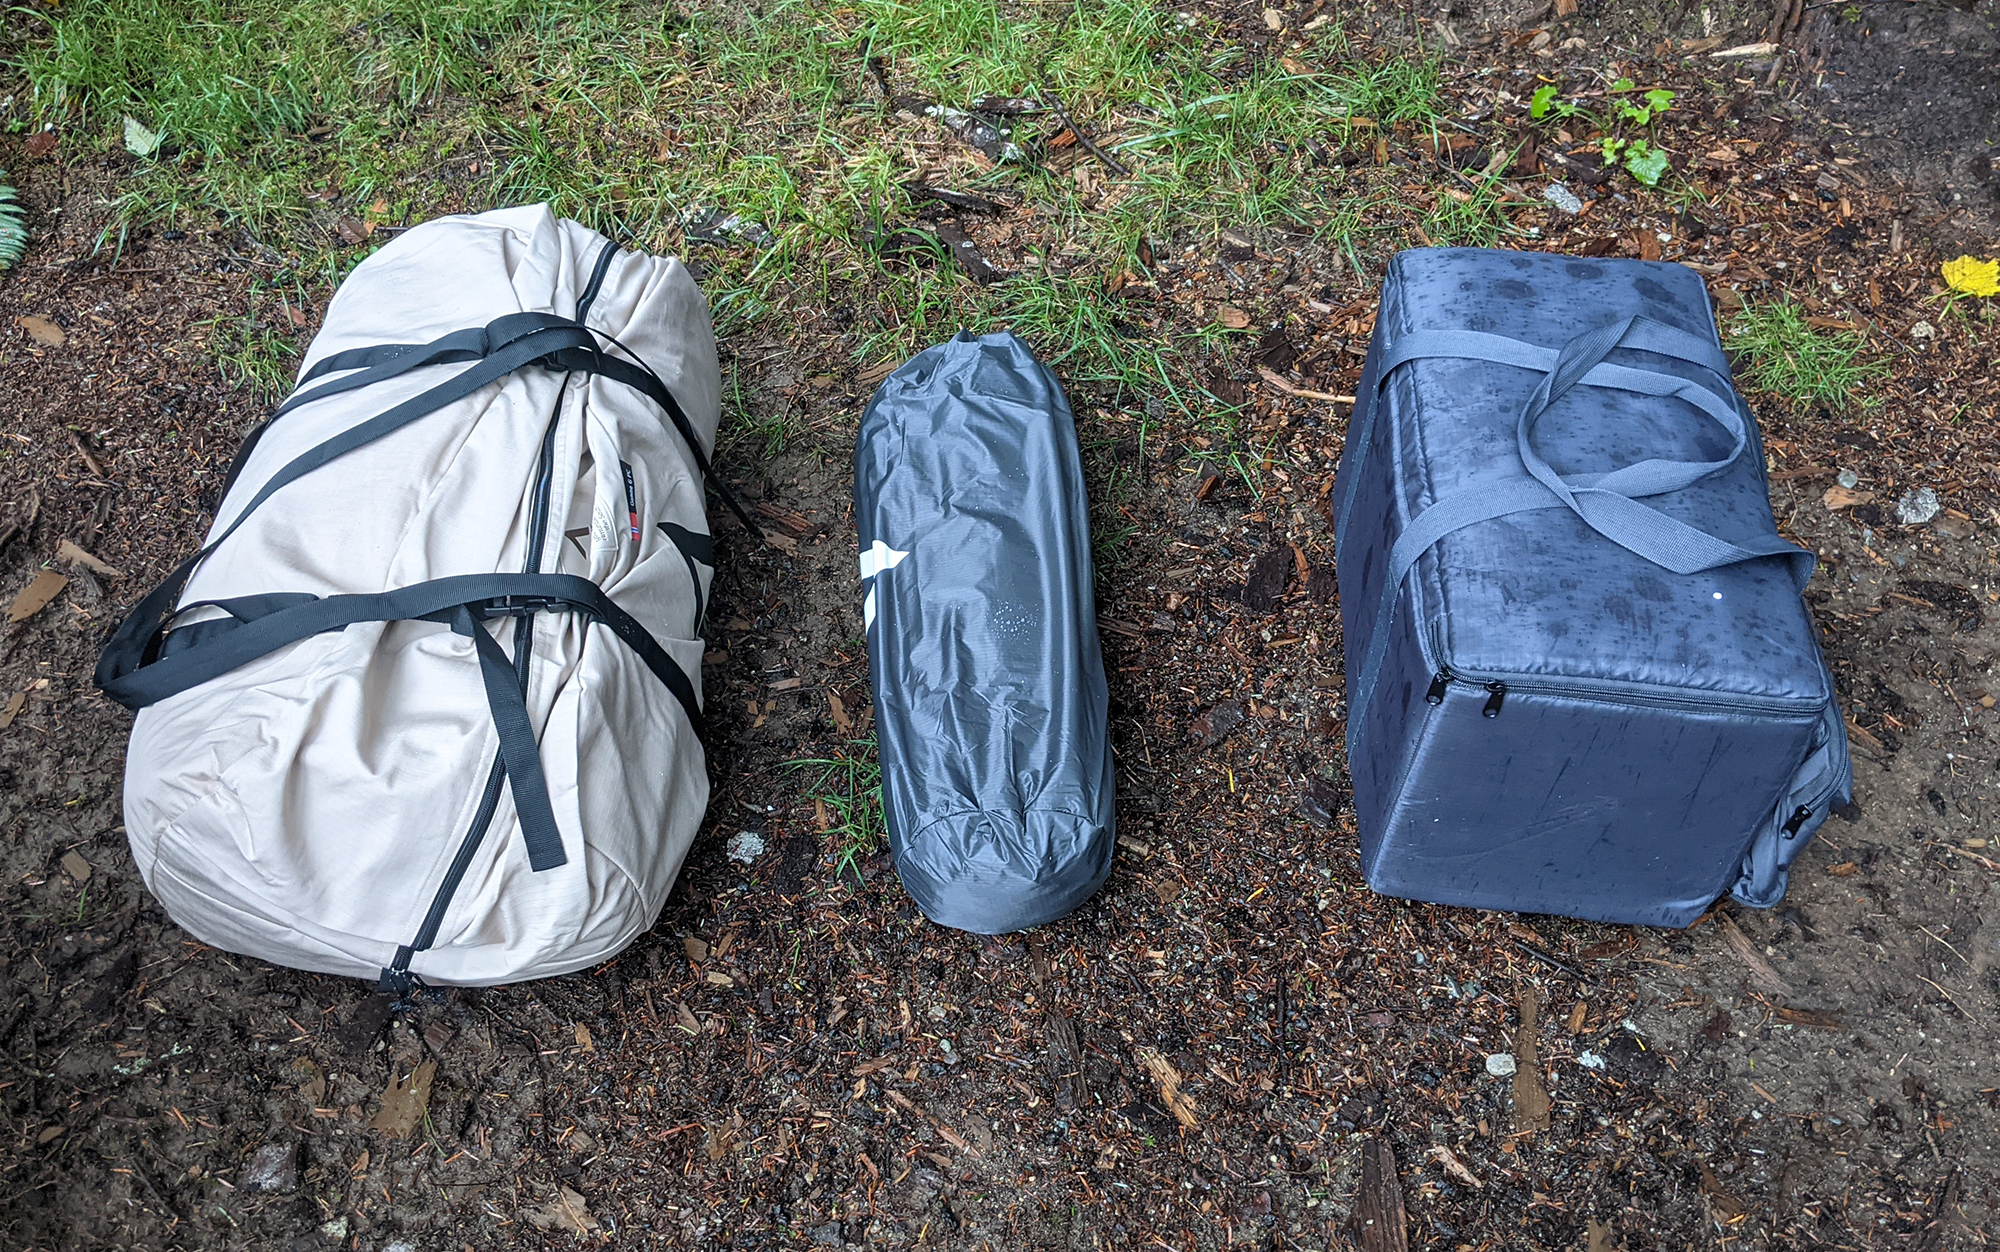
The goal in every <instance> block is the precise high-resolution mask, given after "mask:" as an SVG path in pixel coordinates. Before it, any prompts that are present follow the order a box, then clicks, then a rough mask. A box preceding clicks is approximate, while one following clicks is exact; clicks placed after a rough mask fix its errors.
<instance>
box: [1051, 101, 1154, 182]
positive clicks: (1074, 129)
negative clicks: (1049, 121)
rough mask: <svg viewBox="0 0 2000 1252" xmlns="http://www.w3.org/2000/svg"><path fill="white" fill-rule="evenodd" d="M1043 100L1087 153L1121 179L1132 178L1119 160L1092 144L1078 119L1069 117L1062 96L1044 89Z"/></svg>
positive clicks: (1129, 171) (1130, 173)
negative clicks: (1077, 121) (1079, 124)
mask: <svg viewBox="0 0 2000 1252" xmlns="http://www.w3.org/2000/svg"><path fill="white" fill-rule="evenodd" d="M1042 100H1043V101H1044V102H1045V103H1046V104H1047V105H1048V106H1049V111H1050V112H1052V113H1054V114H1055V115H1056V120H1057V121H1059V122H1061V123H1062V124H1063V125H1064V126H1067V127H1069V133H1070V134H1072V135H1075V136H1076V141H1077V142H1078V143H1080V144H1082V145H1083V147H1084V150H1085V151H1086V152H1088V153H1090V155H1092V156H1094V157H1096V158H1097V159H1098V160H1099V161H1100V162H1102V163H1103V165H1104V168H1105V169H1108V170H1110V171H1111V172H1112V173H1114V174H1116V175H1118V177H1120V178H1130V177H1132V171H1131V170H1129V169H1126V168H1125V166H1124V165H1122V164H1121V163H1120V162H1119V161H1118V159H1117V158H1115V157H1113V156H1112V155H1111V154H1110V153H1108V152H1106V151H1105V150H1104V149H1102V148H1100V147H1098V146H1097V145H1096V144H1095V143H1093V142H1091V138H1090V136H1089V135H1086V134H1085V133H1084V132H1083V127H1081V126H1078V125H1077V124H1076V119H1075V118H1073V117H1071V116H1070V115H1069V110H1068V109H1066V108H1064V107H1063V102H1062V98H1061V97H1060V96H1058V95H1056V93H1055V92H1053V91H1050V90H1049V89H1048V88H1046V87H1044V88H1043V89H1042Z"/></svg>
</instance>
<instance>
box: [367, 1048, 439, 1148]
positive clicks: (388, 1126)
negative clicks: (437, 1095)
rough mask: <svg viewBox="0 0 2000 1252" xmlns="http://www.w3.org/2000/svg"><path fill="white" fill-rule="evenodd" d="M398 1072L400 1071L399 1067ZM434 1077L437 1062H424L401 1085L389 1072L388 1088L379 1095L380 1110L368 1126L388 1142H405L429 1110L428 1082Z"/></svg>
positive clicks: (429, 1084)
mask: <svg viewBox="0 0 2000 1252" xmlns="http://www.w3.org/2000/svg"><path fill="white" fill-rule="evenodd" d="M399 1068H400V1067H399ZM435 1077H437V1062H436V1061H425V1062H424V1063H423V1064H421V1065H419V1066H417V1067H416V1069H414V1070H412V1071H411V1072H410V1073H409V1074H408V1075H407V1076H406V1077H404V1078H403V1079H402V1080H401V1081H398V1080H397V1078H396V1071H395V1070H394V1069H392V1070H390V1071H389V1086H388V1088H387V1089H386V1090H384V1091H383V1092H382V1108H381V1110H380V1111H378V1112H377V1113H376V1114H375V1118H374V1120H373V1121H371V1122H369V1123H368V1125H369V1127H370V1128H371V1129H374V1130H379V1131H381V1132H382V1133H383V1134H385V1135H387V1136H388V1137H389V1138H391V1139H407V1138H409V1137H410V1136H411V1135H413V1134H415V1133H416V1131H417V1127H418V1126H421V1125H422V1124H423V1121H424V1110H425V1109H427V1108H429V1107H430V1102H431V1079H433V1078H435Z"/></svg>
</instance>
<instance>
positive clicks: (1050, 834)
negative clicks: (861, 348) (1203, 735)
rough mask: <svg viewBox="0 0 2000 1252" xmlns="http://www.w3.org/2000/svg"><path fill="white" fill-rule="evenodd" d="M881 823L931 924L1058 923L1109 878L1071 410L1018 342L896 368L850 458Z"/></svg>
mask: <svg viewBox="0 0 2000 1252" xmlns="http://www.w3.org/2000/svg"><path fill="white" fill-rule="evenodd" d="M854 516H855V523H856V526H857V528H858V530H859V532H860V540H861V580H862V585H863V587H864V589H865V598H864V601H863V610H862V616H863V619H864V629H865V630H866V632H867V636H868V661H869V668H870V670H871V672H872V674H873V679H874V689H875V725H876V735H877V741H878V745H879V747H880V750H881V759H882V811H883V816H884V818H885V821H886V824H887V826H888V829H889V846H890V849H891V851H892V852H893V854H894V856H895V861H896V871H897V873H899V874H900V875H901V876H902V880H903V885H904V887H905V888H907V889H908V891H909V893H910V895H911V897H912V898H913V899H914V900H915V901H916V902H917V905H918V907H920V908H922V909H923V911H924V913H925V915H926V916H928V917H929V918H930V919H931V920H932V921H935V922H938V923H940V924H942V925H946V926H952V927H956V928H957V929H960V930H968V931H972V932H974V933H975V934H988V935H994V934H1005V933H1007V932H1009V931H1015V930H1022V929H1025V928H1026V927H1029V926H1038V925H1041V924H1043V923H1045V922H1052V921H1055V920H1056V919H1057V918H1060V917H1062V916H1064V915H1065V914H1067V913H1069V912H1070V911H1072V910H1073V909H1075V908H1076V907H1077V906H1078V905H1080V904H1082V903H1083V902H1084V901H1085V900H1086V899H1088V898H1089V897H1090V896H1091V894H1092V893H1093V892H1095V891H1096V890H1097V889H1098V887H1100V886H1102V885H1103V883H1104V880H1105V878H1106V877H1107V876H1108V875H1109V874H1110V872H1111V848H1112V842H1113V835H1112V822H1113V813H1112V777H1111V749H1110V739H1109V733H1108V732H1109V712H1108V710H1109V697H1108V696H1107V694H1106V691H1105V685H1104V659H1103V655H1102V653H1101V651H1100V649H1099V647H1098V639H1097V611H1096V602H1095V599H1094V597H1093V596H1092V593H1091V567H1090V517H1089V513H1088V510H1087V508H1086V505H1085V500H1084V484H1083V470H1082V465H1081V462H1080V459H1079V456H1078V452H1077V441H1076V428H1075V422H1074V419H1073V417H1072V416H1071V414H1070V407H1069V401H1068V400H1067V399H1066V398H1065V397H1064V395H1063V392H1062V388H1061V386H1060V385H1058V384H1057V382H1056V380H1055V376H1054V375H1052V374H1051V373H1050V372H1049V371H1048V369H1047V367H1045V366H1044V365H1043V364H1042V363H1041V362H1040V361H1038V360H1036V359H1035V355H1034V354H1033V353H1032V352H1030V351H1029V350H1028V348H1027V345H1025V344H1023V343H1022V342H1021V341H1020V340H1018V339H1016V338H1014V336H1012V335H1008V334H999V335H986V336H984V337H980V338H975V337H973V336H971V335H969V334H965V333H960V334H959V335H958V336H957V337H956V338H954V339H953V340H952V341H951V342H949V343H944V344H939V345H938V346H936V347H933V348H930V349H927V350H925V351H924V352H922V353H919V354H918V355H917V356H916V357H914V358H913V359H911V360H910V361H909V362H908V363H906V364H905V365H903V366H902V367H901V368H900V369H898V370H897V371H896V372H895V373H893V374H891V375H889V377H888V378H887V379H885V380H884V381H883V383H882V385H881V387H880V388H879V389H878V390H877V391H876V392H875V396H874V398H873V399H872V400H870V401H869V404H868V410H867V412H866V413H865V414H864V415H863V416H862V419H861V432H860V435H859V436H858V437H857V439H856V443H855V449H854Z"/></svg>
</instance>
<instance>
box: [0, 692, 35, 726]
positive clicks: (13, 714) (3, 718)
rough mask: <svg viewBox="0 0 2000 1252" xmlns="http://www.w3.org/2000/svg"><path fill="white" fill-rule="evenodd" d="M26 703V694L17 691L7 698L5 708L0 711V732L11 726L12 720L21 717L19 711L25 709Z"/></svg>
mask: <svg viewBox="0 0 2000 1252" xmlns="http://www.w3.org/2000/svg"><path fill="white" fill-rule="evenodd" d="M27 703H28V693H27V692H25V691H17V692H15V693H14V694H13V695H11V696H9V697H8V698H7V707H6V708H4V709H0V730H5V729H7V728H8V727H9V726H12V725H13V724H14V719H15V718H17V717H19V716H20V715H21V710H22V709H23V708H24V707H26V705H27Z"/></svg>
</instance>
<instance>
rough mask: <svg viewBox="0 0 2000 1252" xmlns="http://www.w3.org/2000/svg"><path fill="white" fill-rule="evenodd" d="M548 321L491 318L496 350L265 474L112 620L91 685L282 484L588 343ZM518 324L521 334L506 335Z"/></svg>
mask: <svg viewBox="0 0 2000 1252" xmlns="http://www.w3.org/2000/svg"><path fill="white" fill-rule="evenodd" d="M517 318H521V319H531V320H530V321H526V322H513V319H517ZM510 322H511V323H512V325H507V326H503V323H510ZM553 323H554V324H551V317H550V315H549V314H545V313H512V314H509V315H507V316H506V317H503V318H498V319H496V320H495V321H494V322H493V323H492V324H491V325H489V326H488V327H486V329H485V332H483V333H486V334H487V335H488V336H489V338H488V340H487V343H488V344H489V345H490V346H492V347H493V348H494V349H495V350H494V351H493V353H492V354H491V355H488V356H485V357H483V358H481V359H480V360H479V362H478V363H477V364H475V365H474V366H473V367H472V368H471V369H468V370H464V371H461V372H460V373H458V374H455V375H453V376H452V377H451V378H449V379H446V380H445V381H444V382H442V383H439V384H438V385H437V386H435V387H432V388H430V389H429V390H427V391H424V392H421V393H419V394H418V395H414V396H411V397H410V398H409V399H408V400H405V401H403V402H402V403H401V404H398V405H396V406H395V407H393V408H391V409H389V410H388V411H386V412H384V413H381V414H379V415H377V416H375V417H372V418H370V419H369V420H367V421H365V422H362V423H360V424H359V425H357V426H354V427H352V428H350V429H348V430H345V431H342V432H341V433H340V434H338V435H335V436H334V437H333V438H331V439H328V440H326V441H325V442H324V443H321V444H319V445H317V446H315V447H313V448H309V449H307V450H306V451H305V452H303V453H300V454H299V455H298V456H297V457H295V458H293V459H292V460H291V461H290V462H288V463H287V464H286V465H285V466H284V467H283V468H281V469H280V470H279V471H278V472H277V473H276V474H274V475H272V476H271V478H270V480H269V481H267V482H266V483H265V484H264V486H263V487H262V488H261V489H259V491H258V492H257V494H256V495H255V496H254V497H252V499H251V501H250V503H249V504H247V505H245V506H244V507H243V509H242V510H241V511H240V512H238V513H237V515H236V518H235V520H234V521H232V522H230V523H229V525H228V526H227V527H226V528H225V529H224V530H223V532H222V533H221V534H219V535H217V536H216V537H215V538H214V539H212V540H210V541H209V542H208V543H207V544H206V545H205V546H204V547H203V548H202V549H201V551H199V552H197V553H195V554H194V555H193V556H191V557H189V558H188V559H187V560H186V561H184V562H182V564H181V566H180V568H179V569H177V570H175V571H174V572H173V573H172V574H169V575H168V576H167V578H166V580H165V581H164V582H162V583H161V584H160V585H159V586H157V587H155V588H153V590H152V591H151V592H150V593H148V594H147V595H146V597H145V598H144V599H143V600H141V601H139V603H138V604H137V605H136V606H135V607H134V608H133V610H132V611H131V612H130V613H128V614H126V616H125V620H124V621H122V622H120V623H119V624H118V628H117V630H116V631H114V632H113V633H112V636H111V639H110V641H109V642H108V643H107V644H106V646H105V651H104V655H103V656H102V657H100V658H99V659H98V663H97V685H98V686H100V687H103V688H104V689H105V690H106V691H107V692H109V691H110V687H108V686H106V676H107V670H106V666H107V665H109V664H110V663H111V658H112V656H113V653H114V652H116V653H118V654H120V655H137V656H139V657H141V658H142V659H141V664H143V663H144V661H145V660H150V659H151V658H150V657H149V656H147V655H146V654H147V652H148V651H149V650H150V649H151V648H153V647H156V646H157V640H158V636H159V634H160V632H161V630H163V629H164V628H165V627H166V625H167V623H168V621H169V620H170V619H171V618H172V617H173V615H174V602H175V601H176V600H178V599H179V598H180V594H181V590H182V588H184V587H185V586H186V585H187V580H188V579H189V578H191V577H193V575H194V571H195V567H196V566H198V565H200V564H201V562H202V561H203V560H204V559H206V558H207V556H208V554H209V553H211V552H213V551H215V549H216V547H217V546H218V545H220V544H221V543H222V542H223V540H225V539H227V538H229V536H231V535H233V534H235V533H236V528H237V527H239V526H241V525H242V524H243V522H244V520H245V519H247V518H248V517H249V516H250V514H251V513H253V512H255V511H256V509H257V506H258V505H261V504H262V503H264V501H266V500H268V499H270V498H271V496H272V495H273V494H274V493H275V492H277V491H278V490H279V489H280V488H282V487H284V486H286V485H288V484H290V483H292V482H296V481H297V480H298V479H300V478H302V477H304V476H305V475H306V474H309V473H311V472H312V471H313V470H316V469H318V468H320V467H321V466H323V465H325V464H327V463H328V462H330V461H332V460H334V459H336V458H338V457H341V456H345V455H346V454H347V453H349V452H352V451H354V450H355V449H357V448H360V447H363V446H364V445H366V444H369V443H373V442H374V441H375V440H377V439H380V438H382V437H383V436H384V435H387V434H389V433H391V432H392V431H395V430H399V429H401V428H402V427H404V426H407V425H409V424H410V423H411V422H414V421H416V420H417V419H418V418H421V417H424V416H427V415H428V414H430V413H433V412H436V411H437V410H438V409H440V408H443V407H444V406H446V405H448V404H452V403H454V402H456V401H458V400H462V399H464V398H465V397H466V396H469V395H471V394H472V393H473V392H475V391H477V390H479V389H480V388H481V387H484V386H485V385H486V384H488V383H490V382H493V381H494V380H495V379H498V378H501V377H504V376H505V375H507V374H510V373H512V372H513V371H515V370H517V369H519V368H520V367H521V366H523V365H526V364H528V363H530V362H532V361H535V360H537V359H538V358H540V357H542V356H545V355H547V354H548V353H549V352H551V351H554V350H557V349H558V348H561V347H565V346H572V345H574V344H575V343H577V342H579V341H582V342H588V341H589V334H590V332H588V331H586V330H585V329H584V328H583V327H581V326H578V325H576V324H575V323H572V322H567V321H566V320H565V319H560V318H556V319H553ZM517 329H518V330H521V331H524V332H525V333H519V334H516V333H512V332H514V331H515V330H517ZM342 381H343V382H344V381H345V380H342ZM135 647H136V649H137V651H136V652H135V651H134V649H135Z"/></svg>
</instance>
